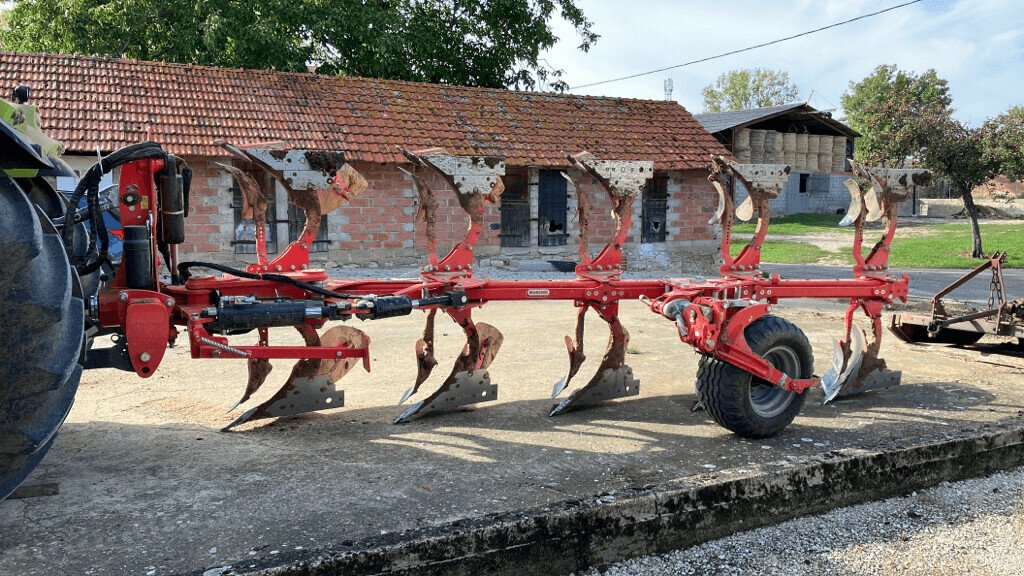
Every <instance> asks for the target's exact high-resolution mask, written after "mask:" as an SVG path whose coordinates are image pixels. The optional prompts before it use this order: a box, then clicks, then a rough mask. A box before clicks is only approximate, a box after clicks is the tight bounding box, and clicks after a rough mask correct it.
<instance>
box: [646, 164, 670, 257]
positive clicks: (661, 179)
mask: <svg viewBox="0 0 1024 576" xmlns="http://www.w3.org/2000/svg"><path fill="white" fill-rule="evenodd" d="M667 214H668V176H665V175H655V176H654V178H651V179H650V180H648V181H647V188H646V189H645V190H644V195H643V203H642V204H641V211H640V222H641V225H642V227H641V230H640V242H643V243H650V242H664V241H665V240H666V238H667V237H668V234H667V232H666V229H665V228H666V216H667Z"/></svg>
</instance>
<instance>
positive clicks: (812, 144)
mask: <svg viewBox="0 0 1024 576" xmlns="http://www.w3.org/2000/svg"><path fill="white" fill-rule="evenodd" d="M820 147H821V137H820V136H818V135H817V134H808V135H807V165H806V166H805V169H806V170H807V171H808V172H817V171H818V150H819V149H820Z"/></svg>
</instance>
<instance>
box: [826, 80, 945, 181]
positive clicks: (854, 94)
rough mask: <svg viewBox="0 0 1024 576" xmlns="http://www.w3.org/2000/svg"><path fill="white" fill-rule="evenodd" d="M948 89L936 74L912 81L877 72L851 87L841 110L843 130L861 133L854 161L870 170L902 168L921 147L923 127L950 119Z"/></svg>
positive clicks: (844, 95)
mask: <svg viewBox="0 0 1024 576" xmlns="http://www.w3.org/2000/svg"><path fill="white" fill-rule="evenodd" d="M952 103H953V99H952V97H950V95H949V86H948V85H947V84H946V81H945V80H943V79H941V78H939V77H938V74H936V73H935V70H928V71H927V72H925V73H924V74H921V75H916V74H914V73H913V72H905V71H903V70H899V69H897V68H896V67H895V66H879V67H878V68H876V69H875V71H874V72H873V73H871V75H869V76H868V77H867V78H864V79H863V80H861V81H860V82H850V87H849V89H848V90H847V91H846V93H844V94H843V97H842V104H843V110H844V111H845V113H846V118H845V119H844V120H845V122H846V124H847V125H849V126H850V127H851V128H853V129H854V130H856V131H858V132H860V133H861V137H860V138H858V139H857V159H858V160H860V161H861V162H863V163H865V164H868V165H879V164H884V165H887V166H899V165H902V163H903V162H904V160H905V159H906V158H907V157H908V156H913V155H915V154H917V153H918V152H919V149H920V147H921V146H922V145H923V141H922V134H923V131H924V129H925V128H926V126H925V125H924V124H923V123H924V122H926V121H928V122H930V121H934V120H936V119H941V118H949V117H950V115H951V114H952V113H953V109H952V108H951V107H950V106H951V105H952Z"/></svg>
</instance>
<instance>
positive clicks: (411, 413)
mask: <svg viewBox="0 0 1024 576" xmlns="http://www.w3.org/2000/svg"><path fill="white" fill-rule="evenodd" d="M463 330H464V331H465V333H466V345H465V346H464V347H463V349H462V353H461V354H459V357H458V358H457V359H456V360H455V365H454V366H453V367H452V371H451V373H450V374H449V375H448V377H447V378H445V380H444V382H442V383H441V385H440V386H438V387H437V389H436V390H434V392H433V393H431V394H430V395H429V396H427V397H426V398H424V399H423V400H420V401H419V402H417V403H415V404H413V405H412V406H409V408H408V409H406V410H405V411H404V412H402V414H401V415H399V416H398V418H397V419H395V424H401V423H403V422H408V421H409V420H411V419H412V418H415V417H417V416H421V415H423V414H427V413H431V412H441V411H447V410H452V409H454V408H458V407H459V406H466V405H469V404H476V403H479V402H488V401H491V400H496V399H497V397H498V387H497V385H495V384H492V383H491V377H490V374H489V373H488V371H487V368H488V367H489V366H490V365H491V362H492V361H493V360H494V357H495V356H496V355H497V353H498V350H499V349H500V348H501V343H502V341H503V340H504V336H502V334H501V332H500V331H498V329H497V328H495V327H493V326H491V325H489V324H485V323H483V322H481V323H479V324H473V322H472V321H469V322H467V323H466V324H465V325H464V326H463Z"/></svg>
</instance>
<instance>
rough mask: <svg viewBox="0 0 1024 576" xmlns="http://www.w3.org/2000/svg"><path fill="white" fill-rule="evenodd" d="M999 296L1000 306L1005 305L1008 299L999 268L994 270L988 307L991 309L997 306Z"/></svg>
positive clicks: (989, 288)
mask: <svg viewBox="0 0 1024 576" xmlns="http://www.w3.org/2000/svg"><path fill="white" fill-rule="evenodd" d="M997 295H998V297H999V304H998V305H999V306H1002V305H1003V302H1005V301H1006V299H1005V298H1004V296H1003V284H1002V283H1001V282H1000V281H999V270H998V269H993V270H992V281H991V282H989V285H988V307H989V309H992V308H995V307H996V296H997Z"/></svg>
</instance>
